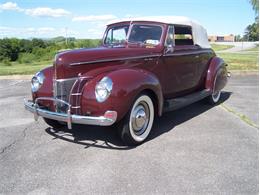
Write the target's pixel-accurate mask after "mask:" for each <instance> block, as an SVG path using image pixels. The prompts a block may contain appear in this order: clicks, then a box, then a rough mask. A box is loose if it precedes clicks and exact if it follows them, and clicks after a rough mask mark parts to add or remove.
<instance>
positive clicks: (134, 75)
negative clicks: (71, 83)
mask: <svg viewBox="0 0 260 195" xmlns="http://www.w3.org/2000/svg"><path fill="white" fill-rule="evenodd" d="M104 76H108V77H109V78H111V79H112V81H113V89H112V93H111V95H110V96H109V98H108V99H107V100H106V101H105V102H102V103H99V102H97V100H96V97H95V86H96V84H97V82H99V81H100V80H101V79H102V78H103V77H104ZM142 91H147V92H148V93H151V95H152V96H153V98H154V101H156V104H155V105H156V106H157V107H156V108H157V109H156V110H158V114H159V115H161V113H162V107H163V95H162V90H161V85H160V82H159V80H158V79H157V78H156V76H155V75H154V74H152V73H151V72H148V71H146V70H143V69H135V68H133V69H120V70H115V71H112V72H108V73H103V74H100V75H98V76H97V77H96V78H94V79H92V80H91V81H89V82H88V83H87V84H86V85H85V86H84V88H83V94H82V99H81V108H82V110H81V111H82V114H89V115H93V116H99V115H101V114H104V113H105V111H107V110H113V111H116V112H117V116H118V119H117V120H118V121H119V120H121V119H122V118H123V117H124V116H125V114H126V113H127V112H128V110H129V109H130V107H131V105H132V104H133V101H134V100H135V98H136V97H137V95H138V94H140V93H141V92H142Z"/></svg>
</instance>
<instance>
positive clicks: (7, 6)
mask: <svg viewBox="0 0 260 195" xmlns="http://www.w3.org/2000/svg"><path fill="white" fill-rule="evenodd" d="M0 9H1V10H14V11H23V9H21V8H20V7H19V6H18V5H17V4H16V3H13V2H6V3H3V4H0Z"/></svg>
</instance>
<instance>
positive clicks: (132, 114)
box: [118, 94, 154, 145]
mask: <svg viewBox="0 0 260 195" xmlns="http://www.w3.org/2000/svg"><path fill="white" fill-rule="evenodd" d="M153 121H154V104H153V101H152V99H151V98H150V97H149V96H148V95H146V94H143V95H140V96H138V97H137V98H136V100H135V102H134V104H133V106H132V108H131V110H129V112H128V113H127V115H126V116H125V118H124V119H123V120H122V122H121V124H122V125H119V129H118V130H119V134H120V137H121V139H122V140H123V142H124V143H125V144H127V145H138V144H141V143H142V142H143V141H144V140H145V139H146V138H147V137H148V135H149V133H150V131H151V129H152V126H153Z"/></svg>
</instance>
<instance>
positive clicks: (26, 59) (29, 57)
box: [18, 53, 35, 64]
mask: <svg viewBox="0 0 260 195" xmlns="http://www.w3.org/2000/svg"><path fill="white" fill-rule="evenodd" d="M33 61H35V55H34V54H32V53H21V54H20V55H19V59H18V62H19V63H25V64H29V63H32V62H33Z"/></svg>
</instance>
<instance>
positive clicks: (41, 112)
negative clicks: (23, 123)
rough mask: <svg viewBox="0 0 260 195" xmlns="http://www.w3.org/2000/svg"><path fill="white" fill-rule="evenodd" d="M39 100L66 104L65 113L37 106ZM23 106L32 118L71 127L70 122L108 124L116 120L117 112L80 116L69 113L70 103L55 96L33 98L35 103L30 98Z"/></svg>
mask: <svg viewBox="0 0 260 195" xmlns="http://www.w3.org/2000/svg"><path fill="white" fill-rule="evenodd" d="M39 100H48V101H53V102H60V103H63V104H66V105H67V106H68V110H67V113H59V112H52V111H49V110H45V109H42V108H40V107H39V105H38V101H39ZM24 107H25V109H26V110H28V111H30V112H32V113H33V114H34V119H35V120H38V117H39V116H42V117H44V118H48V119H53V120H57V121H62V122H66V123H67V125H68V128H69V129H71V128H72V123H75V124H84V125H98V126H110V125H112V124H114V123H115V122H116V119H117V112H116V111H106V112H105V114H104V115H103V116H98V117H95V116H82V115H74V114H71V111H70V108H71V105H70V104H69V103H67V102H65V101H63V100H60V99H57V98H49V97H41V98H37V99H36V100H35V103H34V102H32V101H31V100H24Z"/></svg>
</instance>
